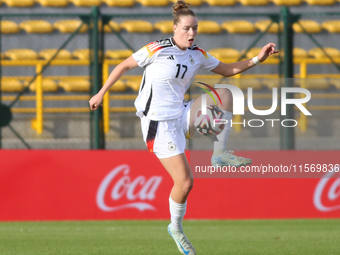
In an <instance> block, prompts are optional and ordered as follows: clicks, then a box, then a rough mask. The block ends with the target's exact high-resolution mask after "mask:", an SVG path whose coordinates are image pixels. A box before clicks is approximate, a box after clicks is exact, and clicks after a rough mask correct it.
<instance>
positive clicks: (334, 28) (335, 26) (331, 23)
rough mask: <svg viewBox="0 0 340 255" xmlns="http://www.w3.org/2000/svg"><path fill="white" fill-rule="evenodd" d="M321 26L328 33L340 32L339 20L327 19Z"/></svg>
mask: <svg viewBox="0 0 340 255" xmlns="http://www.w3.org/2000/svg"><path fill="white" fill-rule="evenodd" d="M321 26H322V28H324V29H326V30H327V31H328V32H329V33H340V20H327V21H324V22H323V23H322V24H321Z"/></svg>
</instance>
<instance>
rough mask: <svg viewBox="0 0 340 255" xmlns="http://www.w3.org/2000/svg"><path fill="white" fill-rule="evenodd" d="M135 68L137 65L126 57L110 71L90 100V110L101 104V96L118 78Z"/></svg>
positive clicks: (132, 59)
mask: <svg viewBox="0 0 340 255" xmlns="http://www.w3.org/2000/svg"><path fill="white" fill-rule="evenodd" d="M137 66H138V64H137V62H136V60H135V59H134V58H133V57H132V56H130V57H128V58H127V59H125V60H124V61H123V62H122V63H120V64H119V65H118V66H116V67H115V69H113V70H112V72H111V74H110V76H109V78H108V79H107V81H106V82H105V84H104V85H103V87H102V88H101V90H100V91H99V92H98V93H97V94H96V95H94V96H93V97H92V98H91V99H90V101H89V104H90V109H91V110H96V109H97V108H98V107H99V106H100V105H101V104H102V101H103V96H104V95H105V93H106V92H107V91H108V90H109V89H110V88H111V87H112V86H113V84H115V83H116V82H117V81H118V80H119V79H120V77H122V76H123V74H124V73H126V71H128V70H131V69H133V68H136V67H137Z"/></svg>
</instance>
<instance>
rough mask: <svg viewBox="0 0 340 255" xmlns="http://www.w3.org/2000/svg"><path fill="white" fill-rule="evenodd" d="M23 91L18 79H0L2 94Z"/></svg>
mask: <svg viewBox="0 0 340 255" xmlns="http://www.w3.org/2000/svg"><path fill="white" fill-rule="evenodd" d="M23 89H24V84H22V82H21V81H20V80H18V79H13V78H10V79H4V78H2V79H1V91H2V92H9V93H14V92H20V91H22V90H23Z"/></svg>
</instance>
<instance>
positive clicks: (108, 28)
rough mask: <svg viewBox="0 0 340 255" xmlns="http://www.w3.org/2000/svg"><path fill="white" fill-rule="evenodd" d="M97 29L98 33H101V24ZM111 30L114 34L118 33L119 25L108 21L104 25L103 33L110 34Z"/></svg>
mask: <svg viewBox="0 0 340 255" xmlns="http://www.w3.org/2000/svg"><path fill="white" fill-rule="evenodd" d="M98 27H99V31H101V28H102V26H101V24H98ZM112 29H113V30H114V31H115V32H119V31H120V26H119V24H118V23H117V22H114V21H113V20H110V21H109V23H108V24H105V26H104V32H105V33H112V32H113V30H112Z"/></svg>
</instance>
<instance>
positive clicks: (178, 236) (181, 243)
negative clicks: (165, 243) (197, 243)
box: [168, 223, 196, 255]
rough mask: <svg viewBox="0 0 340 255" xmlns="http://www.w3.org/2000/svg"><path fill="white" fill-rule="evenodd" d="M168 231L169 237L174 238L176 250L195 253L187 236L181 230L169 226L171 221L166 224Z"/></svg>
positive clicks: (186, 253) (187, 253)
mask: <svg viewBox="0 0 340 255" xmlns="http://www.w3.org/2000/svg"><path fill="white" fill-rule="evenodd" d="M168 232H169V234H170V235H171V237H172V238H173V239H174V240H175V242H176V244H177V247H178V250H179V251H180V252H181V253H182V254H185V255H196V251H195V249H194V247H193V246H192V244H191V243H190V242H189V240H188V238H187V237H186V236H185V234H184V233H183V230H182V231H176V230H174V229H173V228H172V227H171V223H170V224H169V226H168Z"/></svg>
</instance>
